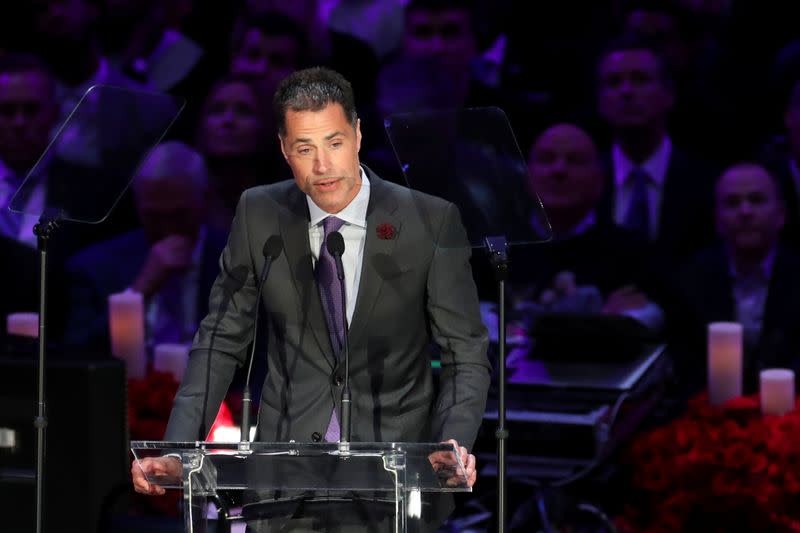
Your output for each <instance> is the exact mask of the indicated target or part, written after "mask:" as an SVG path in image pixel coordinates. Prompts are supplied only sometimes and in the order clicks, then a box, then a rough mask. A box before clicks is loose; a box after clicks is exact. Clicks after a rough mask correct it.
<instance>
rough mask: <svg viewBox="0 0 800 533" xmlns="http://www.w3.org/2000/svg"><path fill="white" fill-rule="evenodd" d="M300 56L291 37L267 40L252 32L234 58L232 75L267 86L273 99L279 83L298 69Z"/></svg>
mask: <svg viewBox="0 0 800 533" xmlns="http://www.w3.org/2000/svg"><path fill="white" fill-rule="evenodd" d="M297 52H298V50H297V43H296V42H295V41H294V39H292V37H290V36H289V35H270V36H267V35H264V34H263V33H261V32H260V31H259V30H257V29H255V28H250V29H249V30H247V31H246V32H245V35H244V39H243V40H242V45H241V47H240V48H239V49H238V50H237V51H235V52H234V54H233V57H232V58H231V74H233V75H234V76H245V77H247V78H251V79H253V80H257V81H264V82H266V85H267V87H269V88H271V90H272V91H271V92H270V93H269V94H270V96H271V95H272V92H274V89H275V88H276V87H277V86H278V83H279V82H280V81H281V80H282V79H283V78H285V77H286V76H288V75H289V74H291V73H292V72H294V71H295V70H296V69H297V67H298V63H297Z"/></svg>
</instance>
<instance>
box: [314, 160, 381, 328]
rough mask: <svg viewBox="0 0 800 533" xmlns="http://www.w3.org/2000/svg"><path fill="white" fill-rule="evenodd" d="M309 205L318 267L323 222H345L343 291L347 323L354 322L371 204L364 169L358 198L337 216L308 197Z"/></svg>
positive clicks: (343, 236) (343, 233) (343, 232)
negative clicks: (338, 220)
mask: <svg viewBox="0 0 800 533" xmlns="http://www.w3.org/2000/svg"><path fill="white" fill-rule="evenodd" d="M306 201H307V202H308V212H309V215H310V217H311V220H310V221H309V223H308V241H309V244H310V246H311V255H312V257H313V258H314V266H315V267H316V264H317V259H319V252H320V247H321V246H322V239H323V237H324V236H325V232H324V230H323V228H322V221H323V220H324V219H326V218H328V217H329V216H335V217H336V218H338V219H340V220H343V221H344V224H342V227H341V229H340V230H339V233H341V234H342V238H343V239H344V254H342V266H343V267H344V289H345V297H346V299H347V323H348V324H350V322H351V321H352V319H353V312H354V311H355V309H356V296H357V295H358V285H359V283H360V281H361V263H362V260H363V259H364V243H365V242H366V240H367V206H368V205H369V180H368V179H367V175H366V173H365V172H364V169H363V168H362V169H361V189H359V191H358V194H356V197H355V198H353V201H351V202H350V203H349V204H348V205H347V207H345V208H344V209H342V210H341V211H339V212H338V213H336V214H333V215H332V214H331V213H327V212H325V211H323V210H322V209H320V207H319V206H318V205H317V204H315V203H314V201H313V200H312V199H311V197H310V196H308V195H306Z"/></svg>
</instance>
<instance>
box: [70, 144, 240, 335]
mask: <svg viewBox="0 0 800 533" xmlns="http://www.w3.org/2000/svg"><path fill="white" fill-rule="evenodd" d="M133 188H134V197H135V201H136V207H137V210H138V213H139V220H140V221H141V224H142V228H141V229H138V230H135V231H132V232H130V233H126V234H124V235H121V236H119V237H116V238H114V239H112V240H109V241H106V242H102V243H98V244H96V245H93V246H91V247H89V248H87V249H86V250H83V251H81V252H79V253H78V254H76V255H75V256H74V257H73V258H71V259H70V260H69V262H68V265H67V270H68V273H69V276H70V279H71V283H70V314H69V323H68V326H67V329H66V333H65V341H66V342H67V344H76V345H81V346H92V347H94V348H95V349H98V350H108V347H109V344H108V296H109V295H111V294H113V293H117V292H122V291H125V290H127V289H130V290H133V291H136V292H139V293H141V294H142V295H143V296H144V300H145V303H146V337H147V342H148V345H151V346H152V345H154V344H157V343H161V342H181V343H183V342H188V341H190V340H191V338H192V336H193V335H194V332H195V330H196V328H197V326H198V324H199V321H200V319H201V318H202V317H203V316H205V314H206V312H207V310H208V309H207V306H208V294H209V291H210V290H211V285H212V283H213V281H214V279H215V277H216V275H217V273H218V271H219V267H218V261H219V256H220V253H221V252H222V248H223V247H224V245H225V241H226V235H227V234H226V233H224V232H221V231H217V230H215V229H213V228H210V227H208V226H207V225H206V223H205V219H206V216H207V212H208V204H209V202H208V201H209V194H210V192H211V188H210V184H209V177H208V171H207V169H206V165H205V162H204V161H203V157H202V156H201V155H200V154H199V153H197V152H196V151H194V150H193V149H191V148H190V147H188V146H187V145H185V144H183V143H180V142H178V141H170V142H166V143H164V144H161V145H159V146H157V147H156V148H155V149H154V150H153V151H152V153H151V154H150V156H149V157H148V158H147V160H146V161H145V162H144V164H143V165H142V168H141V170H140V171H139V173H138V174H137V176H136V178H135V180H134V183H133ZM121 258H124V260H121Z"/></svg>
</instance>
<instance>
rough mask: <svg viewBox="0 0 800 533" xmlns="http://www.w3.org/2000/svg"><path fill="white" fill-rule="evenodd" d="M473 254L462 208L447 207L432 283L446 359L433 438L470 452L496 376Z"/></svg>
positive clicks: (434, 317)
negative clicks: (455, 443) (452, 441)
mask: <svg viewBox="0 0 800 533" xmlns="http://www.w3.org/2000/svg"><path fill="white" fill-rule="evenodd" d="M470 254H471V248H470V246H469V242H468V240H467V235H466V231H465V230H464V226H463V224H462V223H461V217H460V215H459V213H458V209H457V208H456V207H455V205H453V204H448V206H447V209H446V211H445V214H444V220H443V222H442V226H441V229H440V231H439V236H438V238H437V240H436V244H435V250H434V257H433V262H432V265H431V268H430V271H429V273H428V281H427V291H428V299H427V309H428V314H429V317H430V324H431V332H432V334H433V338H434V340H435V341H436V343H437V344H438V345H439V346H440V347H441V359H442V371H441V377H440V389H439V396H438V398H437V399H436V404H435V406H434V411H433V433H434V437H435V438H437V439H439V440H446V439H451V438H452V439H456V440H457V441H458V443H459V444H460V445H462V446H466V447H467V448H471V447H472V445H473V443H474V442H475V438H476V436H477V433H478V428H479V427H480V424H481V420H482V419H483V413H484V410H485V408H486V396H487V393H488V390H489V384H490V375H491V365H490V364H489V360H488V359H487V356H486V350H487V347H488V344H489V340H488V335H487V331H486V327H485V326H484V325H483V323H482V322H481V317H480V310H479V306H478V294H477V290H476V288H475V282H474V280H473V278H472V269H471V267H470V264H469V258H470Z"/></svg>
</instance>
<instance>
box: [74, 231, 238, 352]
mask: <svg viewBox="0 0 800 533" xmlns="http://www.w3.org/2000/svg"><path fill="white" fill-rule="evenodd" d="M226 239H227V235H226V234H224V233H221V232H219V231H215V230H211V229H209V230H207V233H206V235H205V239H204V241H203V244H202V248H201V250H202V251H201V253H200V261H199V265H198V266H199V270H198V273H199V276H198V278H197V294H196V297H195V302H196V307H195V309H194V310H193V312H192V314H193V315H194V317H195V321H196V323H197V324H199V322H200V320H201V319H202V318H203V317H204V316H205V315H206V314H207V313H208V294H209V292H210V291H211V286H212V285H213V283H214V279H215V278H216V276H217V274H218V273H219V256H220V254H221V253H222V250H223V248H224V247H225V241H226ZM150 248H151V244H150V243H149V242H148V240H147V239H146V238H145V235H144V232H143V231H142V230H136V231H133V232H130V233H126V234H125V235H121V236H119V237H116V238H114V239H112V240H110V241H106V242H102V243H98V244H96V245H94V246H91V247H89V248H87V249H86V250H83V251H82V252H80V253H78V254H76V255H75V256H74V257H73V258H71V259H70V261H69V263H68V264H67V270H68V273H69V277H70V280H71V283H70V310H69V325H68V326H67V331H66V333H65V340H66V342H67V343H68V344H81V345H84V346H89V347H92V348H93V349H96V350H105V351H106V352H107V351H108V350H109V347H110V343H109V336H108V296H109V295H111V294H114V293H118V292H122V291H124V290H126V289H127V288H130V287H131V285H132V283H133V281H134V280H135V279H136V276H137V275H138V273H139V272H140V271H141V270H142V268H143V266H144V264H145V261H146V260H147V256H148V253H149V251H150Z"/></svg>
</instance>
